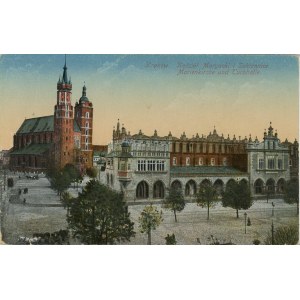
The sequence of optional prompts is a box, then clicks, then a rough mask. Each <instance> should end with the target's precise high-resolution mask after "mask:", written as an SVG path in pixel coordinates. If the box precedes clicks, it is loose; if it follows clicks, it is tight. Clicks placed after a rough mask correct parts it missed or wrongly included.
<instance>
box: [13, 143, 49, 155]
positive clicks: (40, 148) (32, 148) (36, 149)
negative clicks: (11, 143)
mask: <svg viewBox="0 0 300 300" xmlns="http://www.w3.org/2000/svg"><path fill="white" fill-rule="evenodd" d="M52 145H53V144H30V145H28V146H26V147H24V148H21V149H18V150H15V151H13V152H11V153H10V154H21V155H24V154H34V155H41V154H44V153H45V152H47V151H48V150H49V149H50V148H51V147H52Z"/></svg>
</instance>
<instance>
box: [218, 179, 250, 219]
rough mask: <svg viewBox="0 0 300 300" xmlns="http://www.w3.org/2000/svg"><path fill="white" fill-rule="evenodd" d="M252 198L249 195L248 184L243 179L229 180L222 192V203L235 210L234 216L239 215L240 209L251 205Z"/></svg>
mask: <svg viewBox="0 0 300 300" xmlns="http://www.w3.org/2000/svg"><path fill="white" fill-rule="evenodd" d="M252 204H253V200H252V199H251V195H250V188H249V184H248V183H247V182H245V181H243V180H242V181H239V182H238V181H235V180H232V181H230V182H229V183H228V184H227V186H226V190H225V192H224V193H223V198H222V205H223V206H224V207H231V208H233V209H235V210H236V217H237V218H238V217H239V210H240V209H248V208H250V207H251V206H252Z"/></svg>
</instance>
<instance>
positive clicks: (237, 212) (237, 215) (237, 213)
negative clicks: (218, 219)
mask: <svg viewBox="0 0 300 300" xmlns="http://www.w3.org/2000/svg"><path fill="white" fill-rule="evenodd" d="M236 217H237V219H238V218H239V210H238V209H237V210H236Z"/></svg>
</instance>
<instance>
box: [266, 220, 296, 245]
mask: <svg viewBox="0 0 300 300" xmlns="http://www.w3.org/2000/svg"><path fill="white" fill-rule="evenodd" d="M272 230H273V228H272ZM298 240H299V227H298V225H297V224H289V225H282V226H279V227H278V228H277V229H276V230H275V232H274V233H273V238H272V233H268V236H267V238H266V240H265V244H266V245H296V244H297V243H298Z"/></svg>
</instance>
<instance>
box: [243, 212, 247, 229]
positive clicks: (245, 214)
mask: <svg viewBox="0 0 300 300" xmlns="http://www.w3.org/2000/svg"><path fill="white" fill-rule="evenodd" d="M244 216H245V234H246V233H247V213H246V212H245V213H244Z"/></svg>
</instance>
